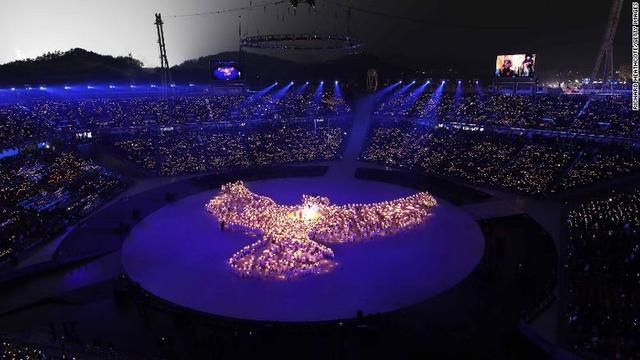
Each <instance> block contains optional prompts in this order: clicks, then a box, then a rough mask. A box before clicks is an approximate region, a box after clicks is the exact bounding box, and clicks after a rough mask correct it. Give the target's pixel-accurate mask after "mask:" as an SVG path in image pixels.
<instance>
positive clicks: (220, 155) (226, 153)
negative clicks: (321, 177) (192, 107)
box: [113, 121, 347, 176]
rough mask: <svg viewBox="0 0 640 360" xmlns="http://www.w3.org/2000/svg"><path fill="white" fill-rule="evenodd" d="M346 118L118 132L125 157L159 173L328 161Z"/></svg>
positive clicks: (339, 143)
mask: <svg viewBox="0 0 640 360" xmlns="http://www.w3.org/2000/svg"><path fill="white" fill-rule="evenodd" d="M346 131H347V130H346V129H345V123H344V122H340V121H336V122H335V123H330V124H327V123H326V122H324V123H322V124H321V125H318V124H314V122H313V121H308V122H301V123H287V122H265V123H259V124H247V125H245V126H233V127H230V128H226V129H224V130H216V131H200V130H198V131H171V132H162V133H153V134H152V133H149V132H145V133H142V134H136V135H129V136H124V137H119V138H118V139H115V140H114V141H113V147H114V148H115V149H116V151H117V152H118V153H120V154H121V155H122V156H123V157H124V158H126V159H128V160H130V161H132V162H134V163H136V164H137V165H139V166H141V167H143V168H144V169H145V170H147V171H149V172H151V173H156V174H160V175H163V176H167V175H178V174H191V173H199V172H207V171H216V170H222V169H230V168H242V167H249V166H266V165H274V164H282V163H294V162H311V161H319V160H332V159H335V158H337V157H339V156H340V154H341V149H342V146H343V142H344V140H345V137H346Z"/></svg>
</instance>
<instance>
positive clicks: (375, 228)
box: [311, 193, 437, 243]
mask: <svg viewBox="0 0 640 360" xmlns="http://www.w3.org/2000/svg"><path fill="white" fill-rule="evenodd" d="M436 204H437V202H436V200H435V199H434V198H433V197H432V196H431V195H429V194H428V193H418V194H415V195H412V196H409V197H405V198H400V199H396V200H392V201H384V202H380V203H374V204H355V205H345V206H330V207H328V208H327V209H326V212H325V213H324V214H323V216H322V217H321V218H320V219H319V220H318V222H317V223H316V225H315V226H314V227H313V229H312V233H311V238H312V239H314V240H316V241H321V242H327V243H342V242H353V241H361V240H366V239H370V238H372V237H375V236H385V235H388V234H392V233H395V232H397V231H400V230H403V229H405V228H408V227H411V226H414V225H417V224H419V223H422V222H423V221H425V220H426V218H427V217H428V216H429V214H430V213H431V209H432V208H433V207H434V206H435V205H436Z"/></svg>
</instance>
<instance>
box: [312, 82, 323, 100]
mask: <svg viewBox="0 0 640 360" xmlns="http://www.w3.org/2000/svg"><path fill="white" fill-rule="evenodd" d="M323 90H324V81H320V84H318V87H316V90H315V91H314V93H313V97H314V98H316V99H319V98H320V97H321V96H322V91H323Z"/></svg>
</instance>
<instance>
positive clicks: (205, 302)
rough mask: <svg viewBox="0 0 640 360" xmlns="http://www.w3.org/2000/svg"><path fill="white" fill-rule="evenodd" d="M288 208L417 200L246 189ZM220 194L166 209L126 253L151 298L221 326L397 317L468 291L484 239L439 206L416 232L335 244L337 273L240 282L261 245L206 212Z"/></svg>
mask: <svg viewBox="0 0 640 360" xmlns="http://www.w3.org/2000/svg"><path fill="white" fill-rule="evenodd" d="M246 185H247V187H248V188H249V189H250V190H252V191H253V192H255V193H258V194H261V195H266V196H269V197H271V198H273V199H274V200H275V201H276V202H279V203H283V204H297V203H299V202H300V200H301V196H302V194H314V195H316V194H317V195H322V196H327V197H329V198H330V199H331V201H332V203H334V204H339V205H341V204H347V203H373V202H379V201H385V200H392V199H396V198H399V197H403V196H408V195H411V194H413V193H415V190H413V189H409V188H404V187H400V186H396V185H391V184H387V183H383V182H376V181H365V180H359V179H355V178H349V177H345V178H344V179H341V180H340V181H334V179H332V178H329V177H327V176H323V177H311V178H288V179H274V180H264V181H254V182H248V183H246ZM215 193H216V191H205V192H201V193H198V194H196V195H192V196H189V197H186V198H183V199H181V200H178V201H176V202H175V203H171V204H167V205H166V206H164V207H162V208H160V209H159V210H157V211H155V212H154V213H152V214H150V215H149V216H147V217H145V218H144V219H143V220H142V221H141V222H140V223H138V224H137V225H136V226H135V227H134V228H133V229H132V231H131V233H130V235H129V237H128V238H127V239H126V241H125V243H124V246H123V250H122V261H123V265H124V268H125V271H126V272H127V274H128V275H129V276H130V277H131V278H132V279H133V280H134V281H136V282H138V283H139V284H140V286H142V287H143V288H144V289H145V290H147V291H149V292H150V293H152V294H154V295H156V296H158V297H160V298H162V299H164V300H166V301H169V302H172V303H174V304H177V305H179V306H183V307H185V308H189V309H193V310H197V311H201V312H205V313H209V314H213V315H218V316H224V317H231V318H238V319H247V320H264V321H287V322H302V321H326V320H339V319H348V318H353V317H355V316H356V313H357V311H358V310H361V311H363V313H364V314H365V315H369V314H373V313H384V312H389V311H394V310H399V309H402V308H405V307H407V306H410V305H413V304H417V303H420V302H422V301H425V300H427V299H429V298H431V297H433V296H435V295H438V294H440V293H442V292H444V291H446V290H447V289H449V288H451V287H453V286H454V285H456V284H457V283H459V282H460V281H462V280H463V279H464V278H465V277H466V276H467V275H468V274H469V273H470V272H471V271H472V270H473V269H474V267H475V266H476V265H477V264H478V262H479V261H480V259H481V257H482V254H483V252H484V238H483V235H482V232H481V231H480V229H479V227H478V226H477V224H476V222H475V221H474V220H473V218H472V217H471V216H470V215H469V214H467V213H466V212H465V211H464V210H462V209H461V208H459V207H456V206H454V205H452V204H450V203H447V202H446V201H445V200H443V199H438V201H439V205H438V206H437V207H436V208H435V209H434V212H433V216H431V217H430V218H429V220H428V221H427V222H426V223H425V224H423V225H420V226H418V227H416V228H414V229H412V230H409V231H406V232H403V233H400V234H397V235H394V236H390V237H386V238H384V239H376V240H372V241H368V242H362V243H355V244H340V245H335V244H330V245H329V246H330V247H331V248H332V249H333V250H334V253H335V259H336V260H337V262H338V266H337V267H336V268H335V269H334V270H333V271H331V272H329V273H327V274H322V275H307V276H303V277H301V278H297V279H294V280H284V281H282V280H266V279H258V278H246V277H241V276H239V275H238V274H236V273H234V272H233V271H232V270H231V268H230V266H229V265H228V264H227V260H228V259H229V257H230V256H231V255H232V254H233V253H234V252H236V251H237V250H239V249H240V248H242V247H244V246H245V245H248V244H250V243H253V242H255V241H256V239H255V238H254V237H251V236H249V235H245V234H242V233H239V232H235V231H229V230H227V231H224V232H222V231H221V230H220V225H219V223H218V221H217V219H216V218H215V217H214V216H213V215H211V214H209V213H208V212H207V211H206V210H205V204H206V203H207V201H208V200H209V199H210V198H211V197H213V196H214V195H215Z"/></svg>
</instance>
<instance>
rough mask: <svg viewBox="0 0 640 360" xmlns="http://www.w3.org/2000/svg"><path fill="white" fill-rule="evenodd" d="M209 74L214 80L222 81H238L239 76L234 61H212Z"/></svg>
mask: <svg viewBox="0 0 640 360" xmlns="http://www.w3.org/2000/svg"><path fill="white" fill-rule="evenodd" d="M211 74H212V76H213V78H214V79H215V80H222V81H229V80H238V79H239V78H240V75H241V74H240V70H239V69H238V64H237V63H236V62H234V61H212V62H211Z"/></svg>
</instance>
